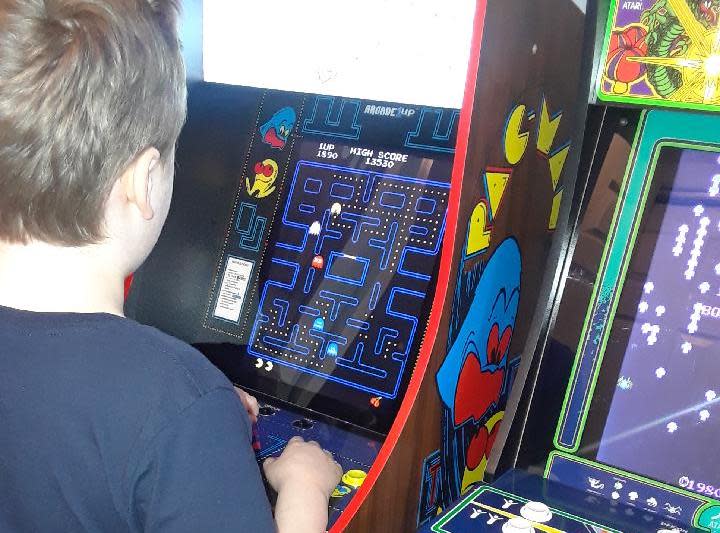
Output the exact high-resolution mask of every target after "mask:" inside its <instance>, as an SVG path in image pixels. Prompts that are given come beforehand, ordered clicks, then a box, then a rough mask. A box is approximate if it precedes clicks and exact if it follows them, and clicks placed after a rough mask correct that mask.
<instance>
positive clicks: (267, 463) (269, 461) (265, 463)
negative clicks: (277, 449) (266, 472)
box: [263, 457, 277, 468]
mask: <svg viewBox="0 0 720 533" xmlns="http://www.w3.org/2000/svg"><path fill="white" fill-rule="evenodd" d="M276 460H277V459H276V458H275V457H268V458H267V459H265V460H264V461H263V468H268V467H269V466H271V465H272V464H273V463H274V462H275V461H276Z"/></svg>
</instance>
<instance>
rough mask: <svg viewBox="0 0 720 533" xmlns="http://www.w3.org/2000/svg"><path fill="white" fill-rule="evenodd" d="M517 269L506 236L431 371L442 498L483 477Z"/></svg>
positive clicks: (515, 300)
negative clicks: (438, 409) (438, 408)
mask: <svg viewBox="0 0 720 533" xmlns="http://www.w3.org/2000/svg"><path fill="white" fill-rule="evenodd" d="M521 270H522V261H521V256H520V249H519V247H518V244H517V241H516V240H515V239H513V238H508V239H506V240H505V241H503V242H502V243H501V244H500V246H498V247H497V249H496V250H495V252H494V253H493V255H492V257H491V258H490V259H489V260H488V261H487V263H486V264H485V265H484V268H482V271H481V273H480V275H479V280H478V281H477V284H476V286H475V288H474V290H471V291H469V292H468V293H467V297H468V298H470V299H471V300H470V305H469V309H468V311H467V314H466V316H465V319H464V321H462V325H460V326H459V330H457V335H456V336H455V338H454V341H452V346H451V348H450V350H449V351H448V354H447V356H446V357H445V360H444V361H443V363H442V365H441V366H440V369H439V370H438V372H437V374H436V376H435V379H436V383H437V387H438V393H439V395H440V399H441V401H442V405H443V423H442V425H443V449H442V452H441V453H442V471H443V478H444V479H443V493H444V494H443V503H444V504H447V503H449V501H452V500H455V499H457V498H458V497H459V496H460V495H461V493H462V491H464V490H465V489H466V488H467V487H468V486H469V485H470V484H472V483H475V482H477V481H480V480H482V476H483V475H484V472H485V467H486V465H487V456H488V455H489V453H490V450H491V448H492V445H493V443H494V441H495V437H496V435H497V432H498V429H499V427H500V421H501V420H502V417H503V414H504V411H503V409H504V406H503V405H501V404H502V400H501V399H502V397H503V395H504V394H505V393H506V392H507V390H506V389H507V387H508V377H509V376H508V374H509V372H508V364H509V361H508V359H509V349H510V342H511V340H512V335H513V331H514V329H515V319H516V316H517V310H518V304H519V301H520V277H521ZM471 278H472V274H471V275H470V279H471ZM472 284H473V283H472V282H470V288H472ZM455 304H456V306H458V301H457V298H456V302H455ZM453 311H454V312H458V309H454V310H453Z"/></svg>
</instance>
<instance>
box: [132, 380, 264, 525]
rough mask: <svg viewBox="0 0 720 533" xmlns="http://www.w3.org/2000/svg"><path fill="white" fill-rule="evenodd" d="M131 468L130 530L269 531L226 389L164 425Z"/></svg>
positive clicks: (242, 424) (244, 421) (241, 424)
mask: <svg viewBox="0 0 720 533" xmlns="http://www.w3.org/2000/svg"><path fill="white" fill-rule="evenodd" d="M134 470H135V472H134V473H132V472H131V477H130V486H129V494H130V502H129V504H130V517H129V521H130V523H131V524H132V525H133V526H134V529H137V530H139V531H145V532H148V533H165V532H168V533H169V532H172V533H184V532H187V533H197V532H198V531H212V532H213V533H225V532H238V531H253V532H258V533H266V532H267V533H271V532H274V531H275V525H274V522H273V518H272V514H271V511H270V504H269V502H268V500H267V496H266V494H265V488H264V485H263V482H262V479H261V477H260V471H259V468H258V466H257V463H256V461H255V454H254V452H253V450H252V448H251V445H250V433H249V422H248V417H247V414H246V413H245V411H244V409H243V407H242V405H241V404H240V402H239V401H238V398H237V395H236V393H235V391H234V390H232V389H231V388H230V387H228V388H221V389H216V390H214V391H211V392H209V393H207V394H205V395H204V396H202V397H200V398H198V399H197V400H196V401H195V402H194V403H193V404H192V405H191V406H189V407H187V408H186V409H185V410H184V411H183V412H182V413H180V414H179V415H178V416H177V417H176V418H175V419H173V420H171V421H169V423H168V426H167V427H165V428H164V429H163V430H162V431H160V433H158V434H157V435H156V437H155V438H154V439H153V440H152V442H151V444H149V445H148V447H147V450H146V451H145V453H144V454H143V457H142V459H140V461H139V463H138V465H137V467H136V468H135V469H134Z"/></svg>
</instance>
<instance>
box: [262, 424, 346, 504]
mask: <svg viewBox="0 0 720 533" xmlns="http://www.w3.org/2000/svg"><path fill="white" fill-rule="evenodd" d="M263 469H264V470H265V476H266V477H267V480H268V482H269V483H270V485H271V486H272V488H273V489H275V490H276V491H277V493H278V494H280V493H281V492H282V491H283V489H284V488H285V487H286V486H293V487H296V488H297V487H298V486H299V485H300V486H304V487H305V489H304V490H308V489H311V488H315V489H317V490H318V491H319V492H320V493H321V494H322V495H323V496H326V497H329V496H330V494H331V493H332V491H333V489H334V488H335V487H336V486H337V484H338V483H339V482H340V476H342V468H341V467H340V465H339V464H338V463H337V462H336V461H335V460H334V459H333V456H332V454H331V453H330V452H328V451H326V450H323V449H322V448H321V447H320V445H319V444H318V443H317V442H315V441H310V442H305V441H304V440H303V439H302V437H293V438H292V439H290V440H289V441H288V444H287V446H286V447H285V450H283V452H282V454H281V455H280V457H278V458H275V457H270V458H268V459H266V460H265V462H264V463H263Z"/></svg>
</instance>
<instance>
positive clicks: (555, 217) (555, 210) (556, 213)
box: [548, 190, 563, 230]
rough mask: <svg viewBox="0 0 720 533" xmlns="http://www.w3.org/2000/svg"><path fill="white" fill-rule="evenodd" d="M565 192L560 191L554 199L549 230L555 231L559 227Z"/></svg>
mask: <svg viewBox="0 0 720 533" xmlns="http://www.w3.org/2000/svg"><path fill="white" fill-rule="evenodd" d="M562 197H563V192H562V190H560V191H559V192H556V193H555V196H554V197H553V203H552V208H551V209H550V219H549V220H548V229H549V230H554V229H555V228H556V227H557V222H558V217H559V216H560V204H561V203H562Z"/></svg>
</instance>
